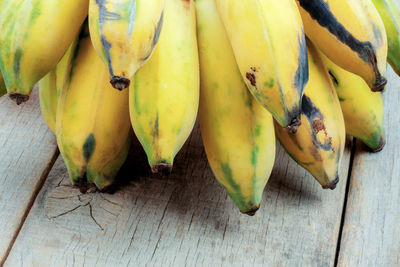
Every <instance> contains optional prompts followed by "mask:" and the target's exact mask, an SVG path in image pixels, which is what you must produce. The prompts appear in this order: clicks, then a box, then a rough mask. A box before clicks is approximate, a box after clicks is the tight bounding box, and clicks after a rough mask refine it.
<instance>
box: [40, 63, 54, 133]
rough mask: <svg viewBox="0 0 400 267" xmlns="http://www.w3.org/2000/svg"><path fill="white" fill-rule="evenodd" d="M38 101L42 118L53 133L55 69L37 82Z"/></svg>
mask: <svg viewBox="0 0 400 267" xmlns="http://www.w3.org/2000/svg"><path fill="white" fill-rule="evenodd" d="M39 100H40V109H41V111H42V116H43V118H44V120H45V122H46V124H47V126H48V127H49V128H50V130H51V131H52V132H53V133H55V132H56V115H57V76H56V70H55V69H53V70H51V71H50V72H49V73H48V74H47V75H46V76H44V77H43V78H42V79H41V80H40V81H39Z"/></svg>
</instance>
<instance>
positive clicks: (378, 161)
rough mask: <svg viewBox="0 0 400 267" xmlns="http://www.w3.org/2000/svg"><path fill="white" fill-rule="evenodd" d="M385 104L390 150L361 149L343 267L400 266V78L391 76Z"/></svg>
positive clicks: (352, 188) (355, 169)
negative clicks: (369, 151) (372, 150)
mask: <svg viewBox="0 0 400 267" xmlns="http://www.w3.org/2000/svg"><path fill="white" fill-rule="evenodd" d="M384 99H385V108H386V110H385V122H386V124H385V125H386V132H387V145H386V148H385V149H384V150H383V151H382V152H380V153H377V154H370V153H367V152H365V151H364V147H363V146H362V145H361V144H359V145H358V146H357V151H356V155H355V159H354V165H353V171H352V175H351V178H350V190H349V195H348V201H347V209H346V213H345V221H344V228H343V235H342V240H341V244H340V257H339V264H340V265H341V266H400V78H399V77H396V76H395V74H394V73H393V72H392V71H390V72H389V85H388V88H387V91H386V92H385V93H384Z"/></svg>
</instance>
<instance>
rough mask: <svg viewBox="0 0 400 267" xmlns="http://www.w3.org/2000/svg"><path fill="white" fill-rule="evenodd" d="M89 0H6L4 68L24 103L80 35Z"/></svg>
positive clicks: (0, 53)
mask: <svg viewBox="0 0 400 267" xmlns="http://www.w3.org/2000/svg"><path fill="white" fill-rule="evenodd" d="M88 1H89V0H74V1H71V0H59V1H41V0H30V1H27V0H6V1H5V2H4V5H3V8H2V11H1V14H0V29H1V31H0V68H1V70H2V73H3V75H4V80H5V83H6V85H7V91H8V93H9V95H10V97H11V98H12V99H13V100H14V101H16V103H17V104H21V103H22V102H25V101H27V100H28V99H29V94H30V92H31V90H32V88H33V86H34V85H35V84H36V83H37V82H38V81H39V80H40V79H41V78H43V77H44V76H45V75H46V74H47V73H48V72H49V71H50V70H52V69H54V68H55V66H56V65H57V63H58V62H59V61H60V60H61V58H62V56H63V55H64V54H65V52H66V51H67V49H68V47H69V46H70V45H71V43H72V42H73V40H74V39H75V38H76V36H77V34H78V32H79V29H80V28H81V25H82V23H83V21H84V19H85V17H86V16H87V9H88V4H89V2H88Z"/></svg>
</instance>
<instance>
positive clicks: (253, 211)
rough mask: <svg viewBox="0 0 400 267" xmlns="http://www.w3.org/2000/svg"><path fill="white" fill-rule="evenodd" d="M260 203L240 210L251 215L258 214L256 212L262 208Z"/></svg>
mask: <svg viewBox="0 0 400 267" xmlns="http://www.w3.org/2000/svg"><path fill="white" fill-rule="evenodd" d="M260 205H261V204H258V205H256V206H254V207H251V208H250V209H247V210H241V211H240V212H241V213H243V214H246V215H249V216H254V215H255V214H256V212H257V211H258V210H259V209H260Z"/></svg>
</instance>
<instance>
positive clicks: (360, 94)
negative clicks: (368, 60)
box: [319, 52, 386, 152]
mask: <svg viewBox="0 0 400 267" xmlns="http://www.w3.org/2000/svg"><path fill="white" fill-rule="evenodd" d="M319 55H320V56H321V59H322V61H323V63H324V66H325V68H326V70H327V71H328V72H329V75H330V76H331V79H332V82H333V85H334V86H335V89H336V93H337V95H338V97H339V100H340V105H341V107H342V111H343V116H344V121H345V125H346V133H347V134H349V135H351V136H354V137H356V138H359V139H361V140H362V141H363V142H364V143H365V144H366V145H367V146H369V147H370V148H371V149H372V151H373V152H378V151H381V150H382V149H383V147H384V146H385V144H386V141H385V129H384V125H383V99H382V95H381V93H374V92H371V91H370V90H369V88H368V85H367V84H366V83H365V81H364V80H363V79H362V78H360V77H359V76H357V75H355V74H353V73H351V72H348V71H346V70H344V69H342V68H340V67H339V66H337V65H336V64H335V63H333V62H332V61H330V60H329V59H328V58H327V57H326V56H325V55H324V54H323V53H322V52H320V53H319Z"/></svg>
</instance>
